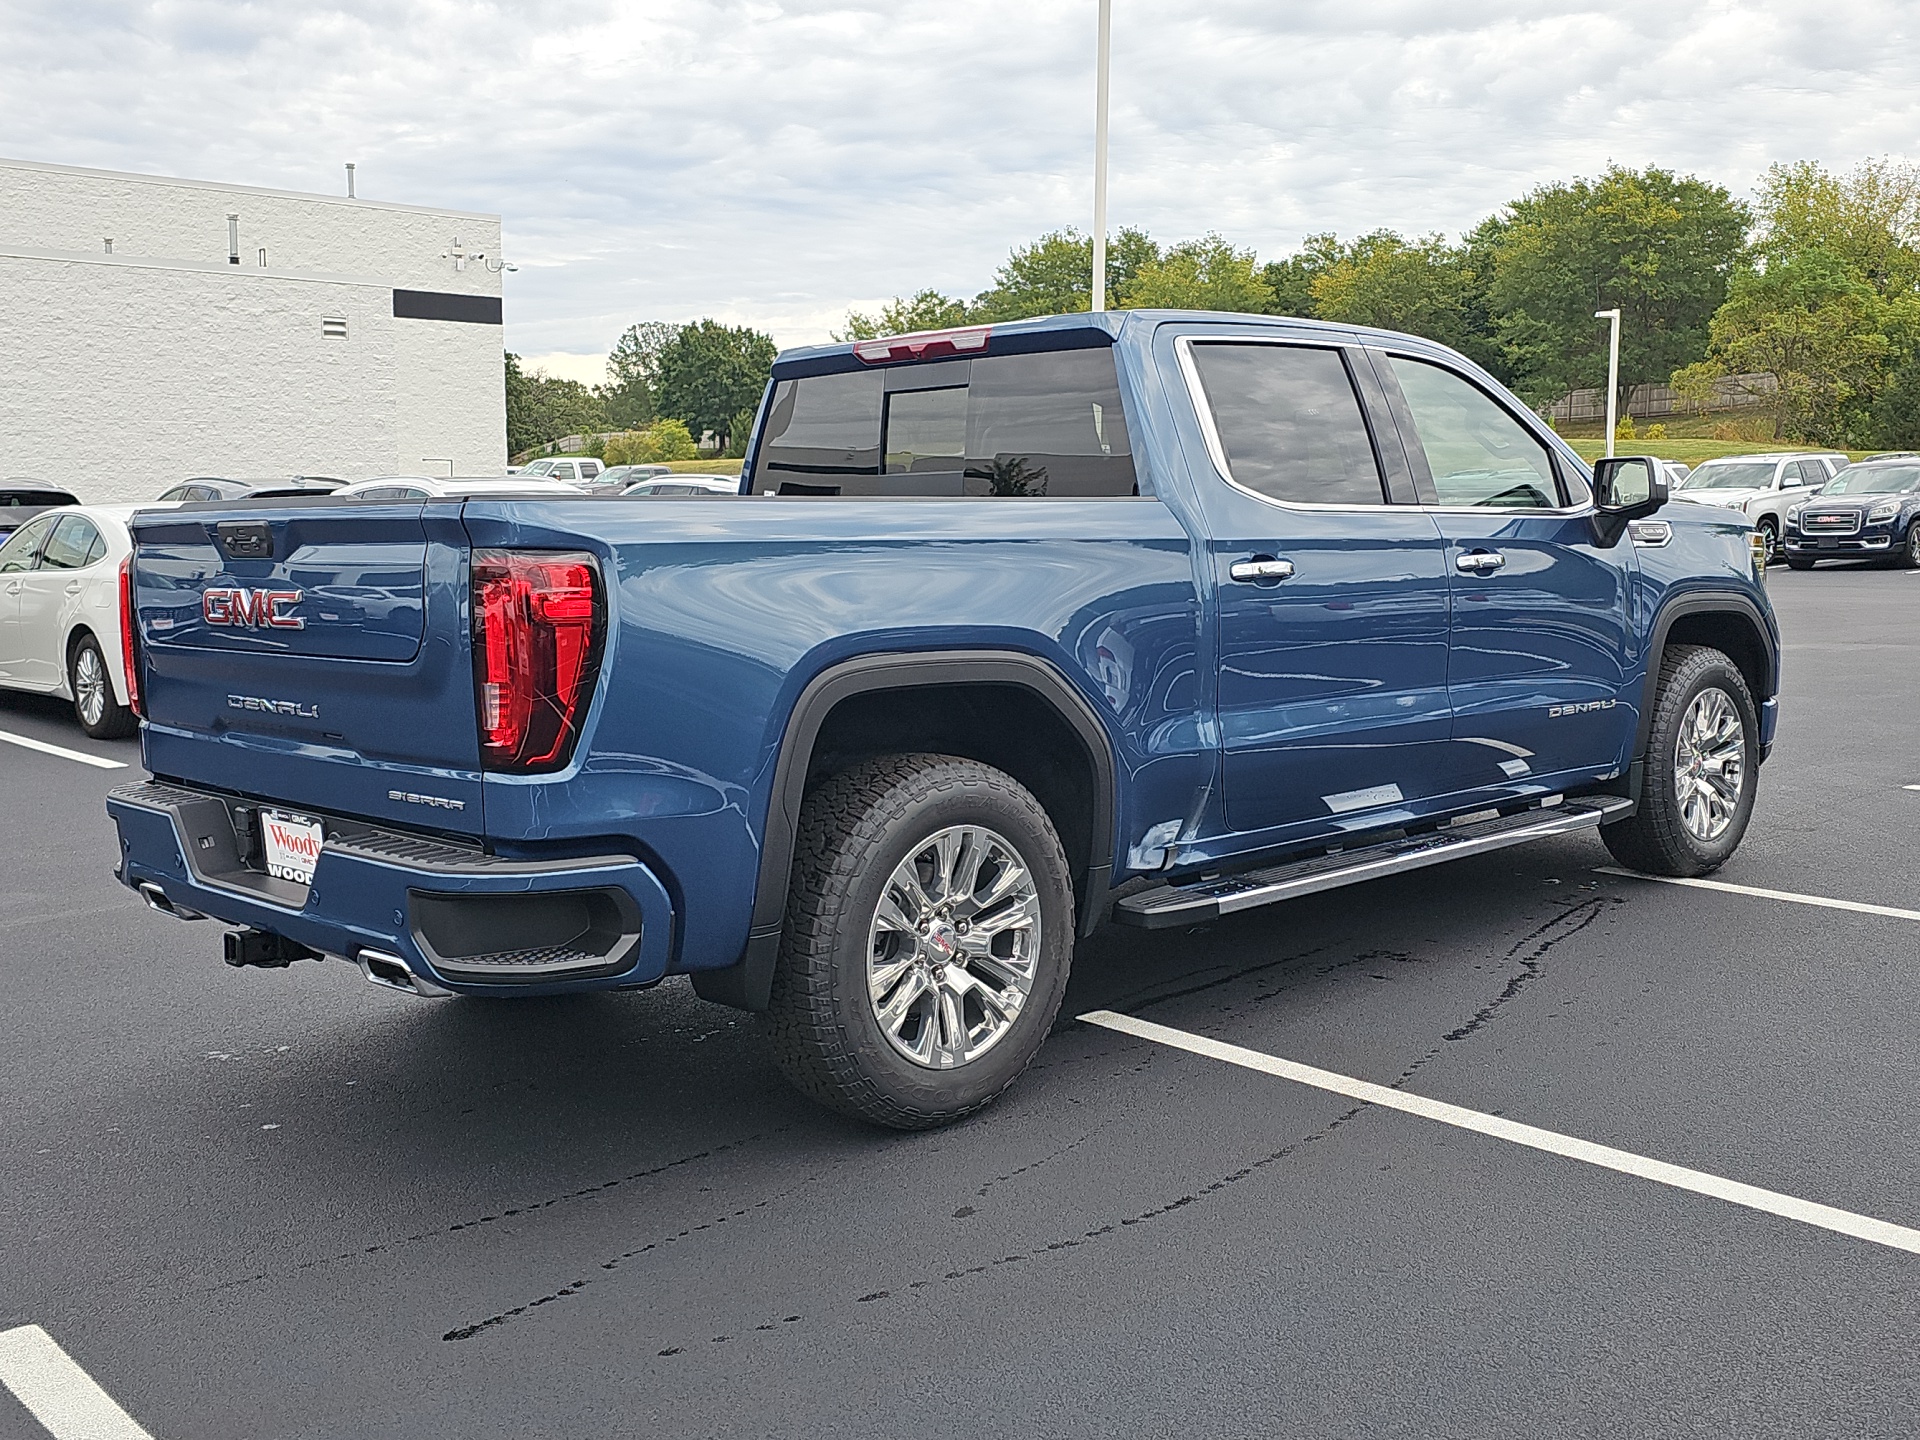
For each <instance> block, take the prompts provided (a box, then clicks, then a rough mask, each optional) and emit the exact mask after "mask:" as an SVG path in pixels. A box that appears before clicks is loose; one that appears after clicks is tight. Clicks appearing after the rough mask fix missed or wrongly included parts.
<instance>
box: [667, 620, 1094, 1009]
mask: <svg viewBox="0 0 1920 1440" xmlns="http://www.w3.org/2000/svg"><path fill="white" fill-rule="evenodd" d="M948 685H955V686H957V685H1003V686H1017V687H1019V688H1022V689H1025V690H1028V691H1030V692H1032V693H1033V694H1034V695H1035V696H1036V697H1038V698H1039V699H1040V700H1041V701H1042V702H1043V703H1045V704H1046V705H1048V706H1049V707H1050V708H1051V709H1052V710H1053V711H1054V712H1055V713H1056V714H1057V715H1058V716H1059V718H1060V719H1061V721H1062V722H1064V724H1065V725H1066V726H1067V727H1068V729H1069V730H1071V731H1072V732H1073V734H1074V735H1075V736H1076V737H1077V738H1078V740H1079V743H1080V745H1081V747H1082V748H1083V749H1084V750H1085V751H1086V756H1087V760H1088V763H1089V765H1090V767H1091V769H1092V773H1093V787H1092V789H1093V794H1092V800H1093V807H1092V809H1093V813H1092V816H1091V830H1090V836H1089V844H1088V850H1087V864H1086V866H1085V872H1084V880H1083V885H1084V890H1085V893H1083V894H1082V895H1080V896H1079V897H1078V899H1079V910H1080V927H1079V928H1080V929H1081V931H1082V933H1085V932H1086V931H1087V930H1089V929H1091V928H1092V926H1093V925H1094V924H1096V923H1097V922H1098V920H1099V918H1100V916H1101V915H1102V914H1103V913H1104V906H1105V902H1106V898H1107V890H1108V885H1109V881H1110V878H1111V875H1112V867H1113V853H1114V826H1115V817H1116V814H1117V788H1116V768H1115V763H1114V748H1113V740H1112V738H1111V736H1110V735H1109V734H1108V732H1107V730H1106V728H1105V727H1104V726H1103V725H1102V724H1101V722H1100V720H1099V718H1098V717H1097V716H1096V714H1095V712H1094V709H1093V706H1092V705H1091V704H1090V703H1089V702H1088V701H1087V699H1086V697H1085V696H1083V695H1082V694H1081V693H1080V692H1079V691H1078V690H1076V689H1075V688H1074V686H1073V684H1072V682H1070V681H1069V680H1068V679H1067V678H1066V676H1065V675H1064V674H1062V673H1061V671H1060V670H1059V669H1058V668H1057V667H1056V666H1054V665H1053V664H1052V663H1050V662H1049V661H1047V660H1045V659H1042V658H1041V657H1039V656H1036V655H1031V654H1028V653H1026V652H1024V651H1018V650H992V649H987V650H931V651H886V652H879V653H874V654H869V655H861V656H856V657H854V658H852V659H849V660H843V661H840V662H838V663H836V664H834V665H831V666H828V667H827V668H826V669H824V670H822V671H821V672H820V673H819V674H817V675H815V676H814V677H813V678H812V679H811V680H810V681H808V682H807V684H806V686H805V687H804V688H803V689H802V690H801V692H800V695H799V697H798V699H796V700H795V701H794V705H793V708H792V710H791V711H790V712H789V713H788V716H787V723H786V729H785V731H784V733H783V734H782V736H781V740H780V749H779V753H778V756H777V758H776V759H775V761H774V769H773V783H772V787H771V790H770V793H769V795H768V799H767V815H766V824H765V826H764V828H763V830H762V834H761V843H760V869H759V875H758V878H757V880H756V882H755V886H754V900H753V918H752V922H751V925H750V927H749V930H748V935H747V945H746V949H745V951H744V952H743V954H742V955H741V957H740V959H739V960H738V961H736V962H735V963H734V964H732V965H730V966H727V967H725V968H724V969H720V970H696V971H694V972H693V974H692V978H693V982H694V987H695V989H696V990H697V991H698V992H699V993H700V995H701V996H702V997H703V998H705V999H708V1000H716V1001H719V1002H721V1003H723V1004H729V1005H734V1006H737V1007H739V1008H742V1009H748V1010H763V1009H765V1008H766V1005H767V996H768V993H769V992H770V990H771V988H772V983H773V967H774V962H775V960H776V959H777V957H778V954H779V946H780V932H781V930H782V928H783V926H784V924H785V920H786V909H787V891H788V887H789V883H790V881H791V879H792V873H793V853H794V842H795V839H796V836H797V835H798V832H799V826H800V807H801V805H802V803H803V802H804V800H805V798H806V782H807V774H808V770H809V767H810V765H811V762H812V759H813V755H814V749H815V745H816V743H817V741H818V739H819V735H820V731H821V729H822V727H823V725H824V724H825V722H826V720H827V717H828V716H829V715H831V714H832V713H833V710H834V708H835V707H836V706H838V705H840V704H841V703H842V702H844V701H846V700H849V699H851V698H853V697H854V696H857V695H865V694H871V693H873V692H876V691H886V690H918V689H925V688H932V687H938V686H948Z"/></svg>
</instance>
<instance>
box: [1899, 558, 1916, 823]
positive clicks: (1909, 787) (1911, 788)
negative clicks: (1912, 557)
mask: <svg viewBox="0 0 1920 1440" xmlns="http://www.w3.org/2000/svg"><path fill="white" fill-rule="evenodd" d="M1913 573H1914V574H1916V575H1920V570H1916V571H1914V572H1913ZM1900 788H1901V789H1902V790H1920V785H1902V786H1901V787H1900Z"/></svg>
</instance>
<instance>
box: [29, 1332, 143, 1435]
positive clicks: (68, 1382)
mask: <svg viewBox="0 0 1920 1440" xmlns="http://www.w3.org/2000/svg"><path fill="white" fill-rule="evenodd" d="M0 1385H5V1386H6V1387H7V1389H9V1390H11V1391H12V1392H13V1393H14V1396H15V1397H16V1398H17V1399H18V1400H19V1401H20V1403H21V1404H22V1405H24V1406H26V1407H27V1409H29V1410H31V1411H32V1412H33V1418H34V1419H36V1420H38V1421H39V1422H40V1424H41V1425H42V1426H43V1427H44V1428H45V1429H46V1431H47V1433H48V1434H49V1435H51V1436H53V1437H54V1440H153V1437H152V1436H151V1435H149V1434H148V1433H147V1432H146V1431H144V1430H142V1429H141V1428H140V1427H139V1426H138V1425H137V1424H135V1423H134V1419H133V1417H132V1416H131V1415H129V1414H127V1412H126V1411H124V1410H122V1409H121V1408H120V1407H119V1405H117V1404H116V1403H114V1399H113V1397H112V1396H111V1395H109V1394H107V1392H106V1391H104V1390H102V1389H101V1388H100V1387H99V1386H98V1385H96V1384H94V1383H93V1377H92V1376H91V1375H89V1374H87V1372H86V1371H84V1370H82V1369H81V1368H80V1367H79V1366H78V1365H76V1364H75V1363H74V1361H73V1357H72V1356H70V1355H69V1354H67V1352H66V1351H64V1350H62V1349H61V1348H60V1347H59V1345H57V1344H56V1343H54V1338H53V1337H52V1336H51V1335H49V1334H47V1332H46V1331H44V1330H42V1329H41V1328H40V1327H39V1326H38V1325H22V1326H20V1327H19V1328H18V1329H15V1330H4V1331H0Z"/></svg>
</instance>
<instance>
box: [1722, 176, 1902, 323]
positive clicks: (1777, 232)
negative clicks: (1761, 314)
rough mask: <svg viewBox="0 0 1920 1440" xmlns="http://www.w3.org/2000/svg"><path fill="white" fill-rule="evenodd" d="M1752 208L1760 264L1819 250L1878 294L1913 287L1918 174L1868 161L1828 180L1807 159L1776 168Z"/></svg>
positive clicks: (1763, 185) (1761, 186)
mask: <svg viewBox="0 0 1920 1440" xmlns="http://www.w3.org/2000/svg"><path fill="white" fill-rule="evenodd" d="M1755 208H1756V210H1757V213H1758V220H1759V239H1758V240H1757V242H1756V243H1755V249H1756V251H1757V252H1758V254H1759V256H1760V258H1761V259H1762V261H1764V262H1767V263H1772V262H1775V261H1781V260H1790V259H1792V258H1793V257H1794V256H1796V255H1800V254H1802V253H1804V252H1806V251H1810V250H1819V251H1823V252H1825V253H1826V254H1827V255H1830V256H1832V257H1833V258H1834V259H1836V260H1838V261H1839V262H1840V263H1841V264H1842V265H1844V266H1846V267H1847V269H1849V270H1850V271H1852V272H1853V274H1854V275H1855V276H1857V277H1858V278H1859V279H1861V280H1864V281H1866V283H1867V284H1869V285H1871V286H1872V287H1873V288H1874V289H1875V290H1876V291H1877V292H1878V293H1880V294H1882V295H1900V294H1910V293H1912V292H1913V291H1914V290H1915V289H1916V288H1917V287H1920V167H1916V166H1913V165H1908V164H1900V163H1896V162H1894V161H1891V160H1869V161H1866V162H1865V163H1863V164H1860V165H1857V166H1855V167H1854V169H1853V170H1852V171H1850V172H1848V173H1847V174H1845V175H1835V174H1832V173H1831V172H1829V171H1828V170H1827V169H1825V167H1823V166H1821V165H1819V164H1818V163H1816V162H1814V161H1811V160H1802V161H1798V162H1796V163H1794V164H1790V165H1775V166H1773V167H1771V168H1770V169H1769V170H1768V171H1767V178H1766V179H1765V180H1764V181H1762V182H1761V185H1760V199H1759V204H1758V205H1757V206H1756V207H1755Z"/></svg>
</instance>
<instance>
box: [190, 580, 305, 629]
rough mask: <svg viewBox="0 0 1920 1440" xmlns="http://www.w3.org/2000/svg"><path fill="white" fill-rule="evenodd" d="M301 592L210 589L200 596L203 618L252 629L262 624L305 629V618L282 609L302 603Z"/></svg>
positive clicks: (211, 622) (279, 627) (212, 623)
mask: <svg viewBox="0 0 1920 1440" xmlns="http://www.w3.org/2000/svg"><path fill="white" fill-rule="evenodd" d="M301 593H302V592H301V591H298V590H237V589H216V590H207V591H204V592H203V593H202V594H201V596H200V618H201V619H202V620H205V621H206V622H207V624H209V625H242V626H245V627H246V628H247V629H249V630H256V629H258V628H259V627H260V626H262V625H269V626H271V627H273V628H274V629H276V630H304V629H306V628H307V622H306V621H305V620H303V619H301V618H300V617H299V616H298V615H287V614H283V613H282V611H283V609H284V607H287V606H291V605H298V604H299V603H300V596H301Z"/></svg>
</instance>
